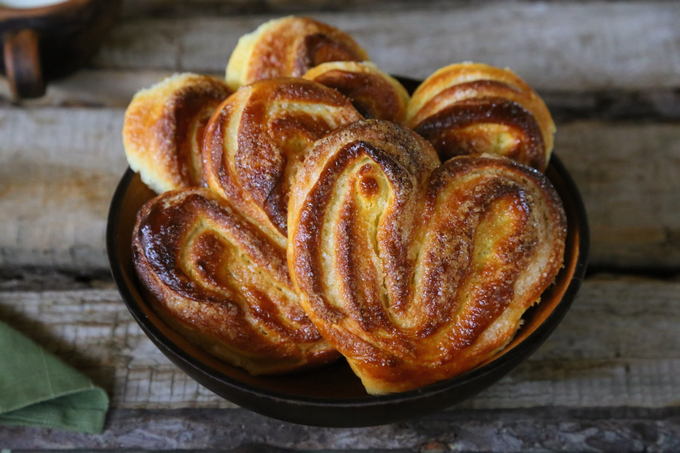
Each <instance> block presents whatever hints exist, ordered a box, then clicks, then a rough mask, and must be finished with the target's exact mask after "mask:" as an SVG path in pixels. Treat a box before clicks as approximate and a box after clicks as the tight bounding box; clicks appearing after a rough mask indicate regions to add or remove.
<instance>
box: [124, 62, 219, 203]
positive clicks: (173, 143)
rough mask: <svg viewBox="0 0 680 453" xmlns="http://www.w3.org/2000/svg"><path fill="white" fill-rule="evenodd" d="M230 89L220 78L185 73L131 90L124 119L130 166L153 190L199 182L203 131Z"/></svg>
mask: <svg viewBox="0 0 680 453" xmlns="http://www.w3.org/2000/svg"><path fill="white" fill-rule="evenodd" d="M230 92H231V91H230V90H229V88H227V85H226V84H225V83H224V82H222V81H221V80H217V79H215V78H212V77H208V76H203V75H198V74H189V73H185V74H177V75H174V76H172V77H168V78H167V79H164V80H163V81H161V82H159V83H157V84H156V85H154V86H152V87H150V88H147V89H145V90H141V91H139V92H138V93H137V94H135V96H134V97H133V98H132V101H131V102H130V105H129V106H128V108H127V110H126V111H125V119H124V123H123V145H124V147H125V155H126V156H127V160H128V163H129V164H130V168H132V169H133V170H135V171H136V172H138V173H139V174H140V175H141V177H142V181H144V182H145V183H146V185H148V186H149V187H151V189H153V190H154V191H156V193H161V192H165V191H166V190H173V189H180V188H184V187H197V186H200V185H202V178H203V176H202V165H201V141H202V139H203V130H204V128H205V125H206V123H207V122H208V119H209V118H210V115H211V114H212V113H213V110H214V109H215V107H217V106H218V105H219V104H220V103H221V102H222V101H223V100H224V99H225V98H226V97H227V96H228V95H229V94H230Z"/></svg>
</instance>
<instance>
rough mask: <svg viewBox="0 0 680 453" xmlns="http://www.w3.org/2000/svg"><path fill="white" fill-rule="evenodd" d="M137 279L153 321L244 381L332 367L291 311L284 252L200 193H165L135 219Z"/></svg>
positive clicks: (329, 354) (299, 314)
mask: <svg viewBox="0 0 680 453" xmlns="http://www.w3.org/2000/svg"><path fill="white" fill-rule="evenodd" d="M132 241H133V242H132V248H133V261H134V265H135V268H136V270H137V275H138V276H139V278H140V280H141V281H142V282H143V283H144V286H145V287H146V288H147V289H148V290H149V291H150V292H151V293H152V294H153V296H154V297H153V298H151V300H149V302H151V303H152V305H153V307H154V309H155V311H156V312H157V313H158V314H159V315H160V316H161V318H162V319H163V320H164V321H165V322H166V323H168V324H169V325H170V326H171V327H173V328H174V329H175V330H176V331H177V332H179V333H180V334H182V335H183V336H185V337H186V338H187V339H188V340H189V341H191V342H193V343H194V344H196V345H198V346H200V347H202V348H203V349H204V350H205V351H207V352H209V353H211V354H213V355H215V356H216V357H219V358H221V359H222V360H225V361H226V362H228V363H231V364H233V365H236V366H240V367H242V368H245V369H246V370H247V371H249V372H250V373H252V374H271V373H282V372H287V371H292V370H296V369H299V368H301V367H307V366H313V365H319V364H323V363H327V362H329V361H331V360H334V359H335V358H337V357H338V354H337V352H335V351H334V350H333V348H332V347H331V346H329V344H328V343H327V342H326V341H324V340H323V339H322V338H321V336H320V335H319V332H318V331H317V329H316V328H315V327H314V325H313V324H312V323H311V322H310V321H309V319H308V318H307V317H306V316H305V314H304V312H303V311H302V309H301V308H300V307H299V305H298V303H297V295H296V293H295V291H294V290H293V289H292V287H291V282H290V278H289V276H288V268H287V265H286V250H285V248H282V247H281V246H280V245H279V244H278V243H277V241H275V240H272V238H270V237H268V236H267V234H266V233H264V232H263V231H262V230H260V229H259V228H257V227H256V226H254V225H253V224H251V223H250V222H248V221H246V220H245V219H243V217H242V216H240V215H239V214H238V213H236V212H235V211H234V210H233V209H232V208H230V207H229V206H228V204H227V203H226V202H225V201H224V200H221V199H220V198H219V197H218V196H216V195H215V194H212V193H211V192H209V191H207V190H205V189H185V190H181V191H169V192H165V193H163V194H161V195H159V196H157V197H156V198H153V199H152V200H150V201H149V202H147V203H146V204H145V205H144V206H143V207H142V209H141V210H140V212H139V213H138V215H137V223H136V225H135V228H134V231H133V235H132Z"/></svg>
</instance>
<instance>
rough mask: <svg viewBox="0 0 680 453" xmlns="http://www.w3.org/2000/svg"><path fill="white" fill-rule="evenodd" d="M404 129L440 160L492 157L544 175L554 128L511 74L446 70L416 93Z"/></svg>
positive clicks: (465, 67) (468, 66) (463, 67)
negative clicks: (430, 147) (424, 141)
mask: <svg viewBox="0 0 680 453" xmlns="http://www.w3.org/2000/svg"><path fill="white" fill-rule="evenodd" d="M407 117H408V118H407V122H406V124H407V125H408V126H409V127H411V128H412V129H414V130H415V131H416V132H418V133H419V134H421V135H422V136H423V137H425V138H427V139H428V140H429V141H430V142H431V143H432V144H433V145H434V147H435V149H437V151H438V152H439V155H440V156H441V157H442V159H448V158H450V157H453V156H458V155H464V154H480V153H492V154H500V155H503V156H507V157H510V158H512V159H514V160H516V161H518V162H521V163H523V164H526V165H529V166H532V167H534V168H536V169H538V170H541V171H543V170H545V168H546V167H547V166H548V161H549V160H550V154H551V152H552V148H553V134H554V133H555V124H554V123H553V120H552V118H551V116H550V112H549V111H548V109H547V107H546V106H545V103H544V102H543V100H542V99H541V98H540V97H539V96H538V94H536V92H535V91H534V90H533V89H531V87H529V86H528V85H527V84H526V83H525V82H524V81H523V80H522V79H520V78H519V77H518V76H517V75H515V74H514V73H513V72H511V71H510V70H508V69H500V68H495V67H493V66H488V65H485V64H479V63H460V64H453V65H450V66H446V67H444V68H442V69H440V70H438V71H436V72H435V73H434V74H432V75H431V76H430V77H428V78H427V79H426V80H425V81H424V82H423V83H422V84H421V85H420V86H419V87H418V89H417V90H416V91H415V93H413V96H412V97H411V101H410V103H409V106H408V115H407Z"/></svg>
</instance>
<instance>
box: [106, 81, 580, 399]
mask: <svg viewBox="0 0 680 453" xmlns="http://www.w3.org/2000/svg"><path fill="white" fill-rule="evenodd" d="M399 79H400V80H402V81H406V82H407V83H408V82H411V83H414V82H415V83H418V81H416V80H414V79H408V78H406V77H400V78H399ZM550 166H552V167H554V171H555V172H556V173H557V174H559V175H560V177H561V178H562V180H563V183H564V184H563V186H564V188H565V191H566V192H567V193H569V194H570V196H571V200H570V201H571V202H572V204H573V210H574V212H575V213H576V214H577V215H576V218H575V219H574V223H576V224H577V225H578V230H579V231H578V233H579V237H578V242H577V248H578V256H577V258H576V264H575V268H574V273H573V277H572V278H571V281H569V284H568V286H567V288H566V289H565V291H564V294H563V296H562V298H561V300H560V301H559V302H558V303H557V304H556V306H555V308H554V309H553V310H552V312H551V313H550V314H548V315H547V316H546V318H545V319H544V320H543V321H542V322H541V324H540V325H539V326H538V327H536V329H535V330H534V331H533V332H531V333H530V334H528V335H527V337H526V338H524V339H523V340H522V341H521V342H519V343H518V344H517V345H516V346H515V347H513V348H512V349H511V350H509V351H507V352H506V353H504V354H503V355H501V356H499V357H497V358H495V359H493V360H492V361H490V362H488V363H485V364H483V365H481V366H478V367H476V368H473V369H472V370H469V371H467V372H465V373H462V374H459V375H457V376H454V377H451V378H449V379H445V380H442V381H438V382H435V383H433V384H429V385H427V386H424V387H420V388H417V389H413V390H408V391H405V392H399V393H391V394H386V395H368V394H367V395H366V396H361V397H349V398H342V399H334V398H324V397H310V396H303V395H297V394H295V395H294V394H286V393H281V392H276V391H269V390H265V389H262V388H258V387H256V386H253V385H251V384H247V383H244V382H242V381H239V380H237V379H234V378H232V377H230V376H227V375H226V374H224V373H222V372H221V371H219V370H216V369H214V368H213V367H211V366H210V365H208V364H206V363H203V362H202V361H200V360H198V359H197V358H195V357H193V356H191V355H190V354H189V353H188V352H187V351H185V350H183V349H182V348H180V347H179V346H178V345H177V344H175V343H174V342H173V341H171V340H170V339H169V338H167V337H166V336H165V335H164V334H163V333H162V332H161V331H160V329H158V327H156V326H155V325H154V323H153V322H151V321H150V320H149V318H148V317H147V316H146V314H145V313H144V312H143V310H142V309H141V308H140V307H139V305H138V304H137V302H136V300H135V297H134V296H133V295H132V293H131V291H130V289H129V288H128V287H127V285H126V283H125V279H124V277H123V270H122V263H121V262H120V259H119V256H118V251H117V244H118V240H117V237H116V236H117V234H116V232H117V228H116V227H115V226H116V225H118V223H119V219H120V217H121V215H122V210H121V207H122V203H123V199H124V196H125V194H126V191H127V189H128V187H129V185H130V183H131V181H132V179H133V177H134V176H135V172H133V171H132V169H130V168H129V167H128V168H127V170H126V171H125V173H124V174H123V176H122V178H121V179H120V181H119V183H118V185H117V187H116V190H115V192H114V194H113V198H112V200H111V204H110V207H109V212H108V218H107V228H106V247H107V255H108V259H109V265H110V268H111V274H112V276H113V279H114V281H115V282H116V286H117V287H118V291H119V292H120V294H121V296H122V298H123V301H124V302H125V305H126V306H127V308H128V310H129V311H130V313H131V314H132V316H133V318H134V319H135V320H136V322H137V323H138V324H139V325H140V327H141V328H142V330H143V331H144V332H145V333H146V335H147V336H149V337H150V339H151V340H152V341H153V342H154V343H155V344H156V345H157V346H161V345H162V347H159V349H161V352H164V353H166V354H167V352H170V353H172V354H173V356H174V359H176V360H179V361H181V362H182V364H183V365H184V366H187V367H190V368H192V369H194V370H195V371H197V372H198V373H201V374H202V375H204V376H210V377H211V378H213V379H217V380H218V381H219V382H220V384H221V385H224V386H227V387H229V388H231V389H233V390H236V391H239V392H245V393H247V394H249V395H250V396H253V397H256V398H260V399H268V400H273V401H278V402H282V403H286V404H297V405H300V406H315V407H323V408H329V407H330V408H333V407H335V408H364V407H370V406H386V405H396V404H400V403H403V402H406V401H410V400H414V399H417V398H419V397H422V396H424V395H428V396H435V395H437V394H439V393H443V392H446V391H448V390H450V389H451V388H455V387H459V386H462V385H465V384H467V383H471V382H472V381H475V380H478V379H480V378H482V377H484V376H487V375H491V374H494V373H498V372H501V373H502V374H505V373H504V372H503V371H502V370H503V369H506V371H509V370H510V369H512V368H514V365H518V364H519V362H520V361H521V360H522V359H524V358H527V357H528V356H529V355H531V354H532V353H533V352H534V351H535V350H536V349H537V348H538V346H540V345H541V344H542V343H543V342H544V341H545V340H546V339H547V337H548V336H549V335H550V334H551V333H552V332H553V330H554V329H555V328H556V327H557V325H558V324H559V323H560V321H561V320H562V318H563V317H564V315H565V314H566V312H567V311H568V310H569V308H570V307H571V304H572V302H573V299H574V297H575V295H576V293H577V292H578V290H579V288H580V286H581V283H582V281H583V279H584V277H585V273H586V269H587V265H588V264H587V263H588V255H589V248H590V232H589V228H588V220H587V214H586V210H585V206H584V204H583V200H582V198H581V194H580V192H579V190H578V187H577V186H576V184H575V182H574V180H573V179H572V177H571V175H570V174H569V172H568V171H567V169H566V167H565V166H564V164H563V163H562V162H561V161H560V160H559V158H558V157H557V156H556V154H555V153H553V154H552V156H551V159H550ZM133 277H136V276H133ZM520 346H521V347H520ZM164 348H165V349H166V350H167V352H166V351H165V350H163V349H164ZM191 377H192V379H195V378H194V377H193V376H191ZM220 396H221V395H220ZM221 397H222V398H224V396H221ZM225 399H228V398H225Z"/></svg>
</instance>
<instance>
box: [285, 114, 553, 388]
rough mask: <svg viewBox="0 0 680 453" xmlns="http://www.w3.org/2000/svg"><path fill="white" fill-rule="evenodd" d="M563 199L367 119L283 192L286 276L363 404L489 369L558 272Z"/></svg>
mask: <svg viewBox="0 0 680 453" xmlns="http://www.w3.org/2000/svg"><path fill="white" fill-rule="evenodd" d="M565 222H566V221H565V214H564V211H563V209H562V205H561V201H560V199H559V197H558V196H557V194H556V192H555V190H554V189H553V187H552V186H551V184H550V182H549V181H548V180H547V179H546V178H545V177H544V176H543V175H542V174H541V173H539V172H538V171H536V170H533V169H531V168H530V167H526V166H524V165H521V164H519V163H516V162H514V161H512V160H510V159H507V158H505V157H500V156H492V155H476V156H461V157H457V158H453V159H451V160H449V161H447V162H445V163H443V164H440V162H439V160H438V158H437V155H436V153H435V151H434V150H433V149H432V147H431V146H430V144H429V143H428V142H426V141H425V140H424V139H422V138H421V137H419V136H418V135H417V134H415V133H413V132H412V131H410V130H408V129H403V128H400V127H399V126H397V125H396V124H394V123H390V122H384V121H376V120H366V121H361V122H357V123H353V124H351V125H349V126H346V127H343V128H341V129H338V130H336V131H334V132H332V133H331V134H329V135H328V136H326V137H325V138H323V139H321V140H319V141H318V142H317V143H316V144H315V146H314V149H313V150H312V151H311V153H310V154H309V156H308V158H307V159H306V161H305V163H304V166H303V168H302V169H301V170H300V173H299V175H298V178H296V182H295V183H294V185H293V187H292V188H291V199H290V205H289V214H288V228H289V246H288V266H289V269H290V272H291V276H292V278H293V281H294V283H295V286H296V288H297V289H298V292H299V295H300V303H301V305H302V307H303V308H304V309H305V311H306V312H307V314H308V316H309V317H310V319H312V321H313V322H314V324H315V325H316V326H317V328H318V329H319V331H320V332H321V334H322V335H323V336H324V337H325V338H326V339H327V340H328V341H329V342H331V343H332V344H333V345H334V346H335V347H336V348H337V349H338V350H339V351H340V352H341V353H342V354H343V355H344V356H345V357H346V358H347V360H348V362H349V364H350V366H351V367H352V369H353V370H354V372H355V373H356V374H357V375H358V376H359V377H360V378H361V380H362V382H363V384H364V386H365V387H366V390H367V391H368V392H369V393H371V394H382V393H390V392H399V391H405V390H409V389H414V388H418V387H421V386H423V385H426V384H429V383H433V382H436V381H439V380H442V379H446V378H449V377H452V376H454V375H456V374H459V373H461V372H464V371H466V370H469V369H471V368H473V367H475V366H476V365H478V364H480V363H482V362H484V361H485V360H488V359H489V358H491V357H492V356H493V355H495V354H496V353H497V352H498V351H499V350H501V349H502V348H503V347H504V346H505V345H506V344H507V343H508V342H509V341H510V340H511V339H512V338H513V336H514V335H515V332H516V331H517V329H518V328H519V325H520V322H521V317H522V314H523V313H524V312H525V310H526V309H527V308H529V307H530V306H531V305H532V304H534V303H536V302H537V301H538V300H539V299H540V297H541V294H542V293H543V291H544V290H545V289H546V288H547V287H548V286H549V285H550V284H551V282H552V281H553V279H554V278H555V276H556V275H557V272H558V270H559V269H560V267H561V266H562V259H563V253H564V247H565V235H566V223H565Z"/></svg>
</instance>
